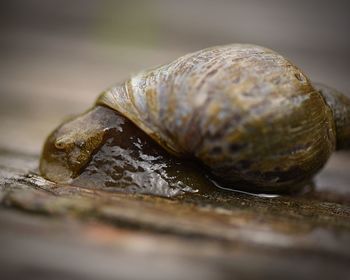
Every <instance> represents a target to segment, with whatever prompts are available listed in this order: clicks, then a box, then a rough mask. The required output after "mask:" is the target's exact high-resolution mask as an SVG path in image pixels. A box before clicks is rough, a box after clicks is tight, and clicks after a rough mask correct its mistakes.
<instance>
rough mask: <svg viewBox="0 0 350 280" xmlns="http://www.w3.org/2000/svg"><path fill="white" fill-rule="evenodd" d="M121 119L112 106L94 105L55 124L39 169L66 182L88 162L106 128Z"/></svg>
mask: <svg viewBox="0 0 350 280" xmlns="http://www.w3.org/2000/svg"><path fill="white" fill-rule="evenodd" d="M121 122H122V119H121V118H120V119H119V121H118V115H117V114H116V113H115V112H114V111H113V110H111V109H108V108H105V107H102V106H97V107H94V108H93V109H90V110H89V111H87V112H85V113H84V114H82V115H79V116H77V117H75V118H72V119H70V120H68V121H66V122H65V123H63V124H62V125H60V126H59V127H58V128H56V129H55V130H54V131H53V132H52V133H51V134H50V135H49V137H48V138H47V140H46V142H45V144H44V148H43V152H42V156H41V159H40V167H39V168H40V172H41V174H43V176H44V177H45V178H47V179H49V180H51V181H54V182H58V183H69V182H70V180H71V179H73V178H75V177H76V176H78V175H79V174H80V172H81V170H82V169H83V168H84V167H85V166H86V165H87V164H88V163H89V162H90V160H91V158H92V156H93V154H94V153H95V152H96V151H97V150H98V148H99V147H100V146H101V145H102V144H103V143H104V139H105V138H106V135H107V134H108V132H109V131H110V130H112V129H115V128H116V127H117V126H118V125H120V123H121Z"/></svg>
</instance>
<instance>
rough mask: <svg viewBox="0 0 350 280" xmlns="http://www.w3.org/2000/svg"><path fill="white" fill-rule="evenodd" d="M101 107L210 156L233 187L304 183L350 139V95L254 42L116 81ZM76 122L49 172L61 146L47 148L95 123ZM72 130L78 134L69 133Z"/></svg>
mask: <svg viewBox="0 0 350 280" xmlns="http://www.w3.org/2000/svg"><path fill="white" fill-rule="evenodd" d="M95 106H96V107H101V106H102V107H107V108H109V109H111V110H113V111H115V112H117V114H119V115H120V116H123V117H124V118H125V119H127V120H128V121H130V122H132V123H133V124H134V125H136V127H137V128H138V129H140V130H142V131H143V132H144V133H146V134H147V135H148V136H149V137H150V138H152V139H153V140H154V141H155V142H156V143H158V144H159V145H160V146H161V147H162V148H164V149H165V150H166V151H167V152H169V154H171V155H172V156H174V157H177V158H185V159H195V160H197V161H199V162H201V164H202V165H203V166H205V168H208V169H209V170H210V173H211V174H212V175H213V178H215V180H218V181H220V182H221V183H222V184H224V185H225V187H230V188H240V189H244V190H254V191H258V192H286V191H289V190H291V189H295V188H299V187H300V185H302V184H303V182H305V181H307V180H309V179H310V178H312V176H313V175H314V174H315V173H316V172H317V171H319V170H320V169H321V168H322V167H323V165H324V164H325V163H326V161H327V160H328V158H329V157H330V155H331V153H332V152H333V151H334V150H335V149H336V148H337V149H342V148H347V147H348V146H349V144H350V141H349V139H350V109H349V108H350V101H349V99H348V98H346V97H345V96H344V95H341V94H340V93H337V92H336V91H334V90H331V89H329V88H327V87H324V86H320V85H313V84H312V83H311V82H310V80H309V79H308V78H307V77H306V76H305V74H304V73H302V71H301V70H300V69H298V68H297V67H296V66H294V65H293V64H292V63H291V62H289V61H288V60H287V59H285V58H284V57H282V56H281V55H279V54H277V53H276V52H274V51H272V50H269V49H266V48H263V47H260V46H254V45H240V44H234V45H227V46H219V47H213V48H209V49H204V50H201V51H198V52H195V53H191V54H188V55H185V56H183V57H180V58H179V59H177V60H175V61H173V62H171V63H169V64H166V65H163V66H160V67H157V68H155V69H151V70H147V71H144V72H141V73H139V74H137V75H135V76H133V77H131V78H130V79H128V80H126V81H124V82H123V83H120V84H118V85H117V86H114V87H112V88H110V89H109V90H107V91H105V92H103V93H102V94H101V95H100V96H99V97H98V99H97V101H96V105H95ZM80 118H82V117H80ZM102 118H103V117H102ZM82 122H84V123H89V120H88V119H84V120H83V121H82ZM106 122H110V120H108V117H105V118H104V121H100V120H99V121H97V123H98V125H97V128H96V129H95V131H94V132H91V131H92V130H91V128H90V133H89V137H90V138H91V135H93V136H94V137H95V136H96V135H98V134H99V133H100V134H101V131H103V130H104V129H103V128H104V127H105V126H106V124H105V123H106ZM95 123H96V122H95ZM69 126H70V124H69V123H67V124H65V125H63V126H61V127H60V128H59V129H58V130H56V132H55V135H54V136H52V137H53V138H52V137H51V140H50V141H48V142H47V144H46V145H45V147H46V148H44V153H43V156H42V160H41V170H42V174H43V175H44V176H45V175H46V174H48V171H47V170H49V169H50V167H48V164H47V162H48V161H47V160H45V158H46V157H47V155H48V154H51V157H50V162H53V161H54V159H53V158H54V157H52V154H54V153H55V152H54V149H53V148H50V149H49V148H47V147H51V146H52V145H54V146H55V147H56V148H57V141H58V140H60V141H58V142H59V143H60V144H62V143H63V145H62V147H59V150H60V151H61V152H62V150H66V149H65V147H66V146H67V145H65V144H64V143H65V142H66V143H68V142H69V143H72V142H75V140H76V138H77V137H76V135H79V137H80V138H84V137H85V139H86V137H87V136H82V135H84V132H82V131H86V129H82V128H81V126H80V125H77V122H76V121H74V126H71V127H69ZM85 126H86V127H88V125H85ZM67 127H68V128H67ZM79 127H80V128H79ZM92 127H93V126H92ZM67 131H69V132H67ZM77 131H79V133H78V132H77ZM67 133H68V134H69V135H70V137H68V138H69V139H70V140H69V141H68V140H64V139H68V138H67V137H66V138H65V135H67ZM79 137H78V138H79ZM90 138H89V139H90ZM97 138H98V139H99V140H94V141H95V142H94V141H92V142H91V140H89V141H87V142H89V143H93V144H90V146H91V147H90V148H89V149H88V151H89V152H88V153H87V152H86V150H87V149H83V150H81V151H80V152H79V149H78V150H76V151H75V153H77V154H79V153H83V152H85V153H86V156H85V158H86V160H85V161H84V164H81V165H80V167H79V168H77V170H78V169H79V170H80V169H81V168H82V166H85V165H86V164H87V163H88V162H89V160H90V159H91V157H92V156H93V154H94V152H95V151H96V149H98V147H100V146H101V143H102V142H103V141H102V138H103V137H102V138H101V136H100V137H97ZM57 139H58V140H57ZM62 139H63V140H62ZM72 139H73V140H72ZM85 142H86V141H85ZM59 146H60V145H59ZM73 146H74V145H73ZM47 151H49V152H47ZM62 160H63V157H62V158H60V160H58V161H62ZM61 165H62V164H61ZM78 165H79V164H78ZM56 166H57V164H56ZM55 172H56V171H55ZM52 173H54V172H51V174H52ZM72 176H73V175H72V174H71V173H70V175H69V176H68V177H72ZM74 176H76V175H74ZM74 176H73V177H74ZM46 177H48V178H49V177H50V176H46ZM49 179H50V178H49Z"/></svg>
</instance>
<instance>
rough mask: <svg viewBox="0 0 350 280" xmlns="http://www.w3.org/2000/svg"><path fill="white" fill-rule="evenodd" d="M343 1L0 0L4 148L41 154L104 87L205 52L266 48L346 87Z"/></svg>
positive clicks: (348, 55) (348, 39) (347, 21)
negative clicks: (53, 134) (231, 46)
mask: <svg viewBox="0 0 350 280" xmlns="http://www.w3.org/2000/svg"><path fill="white" fill-rule="evenodd" d="M348 2H349V1H345V0H344V1H337V0H333V1H320V0H319V1H301V0H293V1H286V0H265V1H259V0H250V1H247V0H244V1H243V0H236V1H228V0H226V1H225V0H222V1H218V0H216V1H209V0H202V1H195V0H177V1H171V0H152V1H135V0H133V1H130V0H121V1H111V0H75V1H72V0H70V1H63V0H60V1H58V0H56V1H55V0H45V1H40V0H26V1H19V0H8V1H4V0H2V1H0V97H1V99H0V100H1V101H0V132H1V136H0V147H2V148H8V149H14V150H20V151H26V152H31V153H34V154H38V153H39V152H40V149H41V145H42V143H43V140H44V138H45V137H46V135H47V134H48V133H49V132H50V131H51V130H52V129H53V128H54V127H55V126H56V125H57V124H58V123H60V122H61V121H62V119H63V118H64V117H65V116H66V115H69V114H75V113H78V112H81V111H83V110H86V109H87V108H88V107H89V106H91V105H92V104H93V102H94V99H95V98H96V96H97V94H98V93H99V92H101V91H102V90H104V89H105V88H106V87H108V86H110V85H112V84H114V83H116V82H118V81H120V80H122V79H124V78H126V77H127V76H129V75H130V74H132V73H135V72H137V71H139V70H142V69H144V68H148V67H153V66H155V65H158V64H162V63H166V62H168V61H171V60H173V59H175V58H177V57H178V56H180V55H183V54H186V53H188V52H191V51H195V50H198V49H201V48H205V47H209V46H213V45H220V44H228V43H237V42H238V43H253V44H259V45H263V46H267V47H269V48H272V49H274V50H276V51H278V52H280V53H281V54H283V55H284V56H286V57H287V58H289V59H290V60H291V61H293V62H294V63H295V64H296V65H298V66H299V67H300V68H302V69H303V70H304V72H305V73H307V74H308V76H309V77H310V78H311V79H312V80H314V81H320V82H323V83H326V84H328V85H331V86H334V87H336V88H338V89H340V90H342V91H344V92H347V93H349V91H350V76H349V63H350V52H349V50H350V36H349V28H350V16H349V4H348Z"/></svg>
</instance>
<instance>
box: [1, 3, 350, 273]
mask: <svg viewBox="0 0 350 280" xmlns="http://www.w3.org/2000/svg"><path fill="white" fill-rule="evenodd" d="M13 2H16V1H13ZM32 2H33V1H26V3H32ZM78 2H79V1H78ZM98 2H99V1H89V3H90V4H89V5H87V4H86V5H85V4H83V5H82V3H80V5H77V6H76V8H77V11H79V12H75V13H76V14H79V16H81V17H82V18H80V19H76V18H75V17H70V16H69V15H70V14H69V13H64V11H70V12H71V7H70V6H69V7H68V6H67V7H68V8H67V9H66V10H64V9H63V10H56V8H54V5H52V3H51V2H50V1H47V2H45V3H48V4H45V9H46V10H45V9H44V10H43V11H40V9H37V8H38V7H37V6H35V5H30V4H27V6H25V5H24V6H19V7H22V8H21V9H20V8H17V9H19V11H18V10H16V13H15V12H14V11H13V12H12V16H13V17H14V19H12V21H11V20H9V19H8V20H7V22H6V21H5V23H6V24H3V25H1V26H0V28H2V30H0V31H1V35H2V36H0V37H1V38H0V42H1V45H0V47H1V53H0V58H1V64H0V73H1V75H0V96H1V102H0V119H1V121H0V279H23V278H25V279H38V278H43V279H63V278H64V279H232V278H241V279H251V278H259V279H260V278H269V279H270V278H276V279H281V278H283V279H295V278H298V279H312V278H318V279H346V278H348V277H349V275H350V154H349V153H337V154H335V155H334V156H333V157H332V158H331V160H330V161H329V163H328V165H327V166H326V167H325V169H324V170H323V171H322V172H321V173H320V174H319V175H318V176H317V177H316V179H315V188H314V190H312V189H309V190H308V191H306V192H305V193H303V194H300V195H298V196H284V197H257V196H251V195H247V194H244V193H235V192H225V191H216V192H214V193H213V194H211V195H200V194H197V195H191V196H184V197H178V198H175V199H165V198H158V197H151V196H141V195H125V194H117V193H105V192H101V191H91V190H86V189H82V188H74V187H72V186H60V185H54V184H52V183H50V182H48V181H45V180H44V179H42V178H41V177H40V176H38V175H37V170H36V168H37V165H38V157H39V153H40V149H41V145H42V143H43V141H44V138H45V136H46V135H47V134H48V133H49V132H50V130H52V129H53V128H54V127H55V126H56V125H57V124H58V123H59V122H61V120H62V119H63V118H64V116H65V115H69V114H74V113H78V112H81V111H83V110H85V109H86V108H87V107H88V106H90V105H91V104H92V103H93V101H94V98H95V97H96V95H97V93H98V92H100V91H101V90H103V89H104V88H105V87H107V86H109V85H111V84H112V83H114V82H116V81H118V80H121V79H123V78H124V77H126V76H127V75H129V74H130V73H132V72H135V71H137V70H140V69H143V68H146V67H151V66H154V65H157V64H159V63H165V62H167V61H169V60H171V59H173V58H175V57H177V56H178V55H181V54H183V53H185V52H188V51H191V50H194V49H198V48H201V47H204V46H207V45H215V44H219V43H226V42H228V41H230V42H231V41H232V42H233V41H236V42H238V41H239V42H247V41H249V42H254V43H259V44H263V45H268V46H270V47H272V48H275V49H278V50H280V51H281V52H282V53H283V54H285V55H287V56H288V57H290V58H291V59H292V60H293V61H294V62H295V63H296V64H297V65H300V66H302V68H303V69H305V70H306V72H307V73H308V74H309V75H310V76H311V78H312V79H314V80H318V81H324V82H326V83H329V84H331V85H334V86H337V85H339V87H340V89H346V88H348V86H349V80H348V73H347V72H346V70H347V69H348V60H347V59H344V55H345V54H348V51H347V50H348V48H347V46H349V44H348V43H349V42H348V41H346V38H348V37H346V36H339V38H338V37H337V38H335V37H334V38H333V37H332V38H333V39H332V38H331V39H332V40H326V41H325V43H323V44H321V42H320V41H317V40H324V36H318V35H317V34H319V33H317V32H316V33H315V34H314V33H312V32H315V30H316V29H317V28H316V27H317V26H318V25H319V24H321V26H323V28H325V29H324V30H325V32H326V33H322V34H328V36H330V35H329V34H333V33H334V32H333V33H332V29H327V28H330V26H331V27H332V26H333V25H332V24H334V26H333V27H334V28H335V26H337V29H336V30H337V32H340V31H339V30H343V31H344V30H346V31H347V29H346V26H348V25H347V24H342V21H332V22H330V18H326V16H325V15H326V14H327V12H328V10H329V9H333V8H334V7H333V8H331V7H328V6H327V7H323V8H322V5H318V8H319V9H320V13H321V15H310V13H309V10H308V9H303V13H304V14H303V13H302V12H300V11H299V10H298V9H292V7H296V6H299V7H304V4H305V3H304V2H302V3H300V4H299V5H298V4H295V1H293V2H292V1H291V4H290V5H289V4H288V5H287V8H288V9H287V8H286V9H281V7H280V8H278V7H275V8H276V9H277V10H278V9H280V10H279V11H278V13H277V15H280V16H282V17H283V22H288V21H290V22H292V19H293V17H296V18H297V19H298V20H296V21H295V22H296V23H298V24H301V23H303V19H304V17H303V15H304V16H305V15H307V16H305V19H306V18H307V19H308V20H307V22H312V23H313V24H312V25H310V26H311V27H310V26H309V25H303V26H304V27H305V26H309V27H308V28H311V29H310V30H306V31H305V29H303V32H304V33H302V34H301V35H300V37H298V36H291V37H290V34H293V33H291V32H292V31H293V30H294V31H295V29H293V28H294V27H293V28H292V27H291V29H288V28H287V27H285V28H282V29H279V30H276V28H275V27H276V26H277V25H276V24H275V23H274V22H273V20H274V19H273V17H272V16H271V15H272V14H275V13H273V12H272V10H271V9H265V8H266V7H265V6H266V2H265V1H264V4H259V3H260V2H261V1H252V2H251V3H255V4H254V5H263V6H259V7H260V10H259V9H255V10H254V11H255V12H254V13H256V16H257V17H256V19H257V22H256V24H255V25H252V26H251V28H248V27H247V25H246V24H244V28H240V29H234V28H231V27H227V26H229V24H232V26H237V24H238V25H239V24H243V22H244V18H242V15H243V14H244V13H242V15H241V16H240V11H239V8H241V9H243V10H245V11H247V10H249V11H252V9H251V6H250V5H253V4H237V3H235V5H233V4H232V5H231V4H221V5H218V6H217V7H216V11H217V12H216V16H215V17H214V18H213V20H214V19H215V18H216V19H217V21H215V22H216V23H217V24H216V25H211V24H210V22H214V21H207V20H202V21H199V23H198V24H200V22H202V24H204V28H203V29H200V28H199V25H198V24H195V23H193V24H192V22H191V20H192V18H193V15H194V14H196V13H195V11H197V8H196V7H197V6H196V5H195V4H194V3H189V4H188V6H187V7H188V9H186V8H183V9H182V10H181V14H183V16H184V18H183V20H178V18H177V17H176V16H175V14H176V13H174V11H176V9H179V7H180V6H176V5H175V4H171V3H175V2H174V1H152V3H153V5H160V6H157V7H158V10H156V11H158V13H159V14H156V15H153V14H152V13H154V11H155V10H154V9H153V8H152V9H149V10H147V9H145V10H144V13H149V14H146V18H142V17H138V18H140V20H141V21H140V22H138V23H136V26H137V27H138V28H140V30H138V32H139V35H140V36H141V35H142V34H144V33H145V34H148V35H147V36H149V33H147V30H151V29H152V28H150V27H149V26H148V25H147V24H146V23H147V16H148V17H150V18H152V17H153V16H154V18H156V19H157V20H159V21H160V22H161V23H162V26H163V27H164V28H167V29H170V30H173V31H174V30H175V31H176V32H173V33H171V32H170V33H169V35H167V33H168V32H165V31H164V34H165V35H164V34H163V36H165V40H163V41H162V43H163V42H166V43H164V45H162V44H158V45H157V44H156V45H154V42H153V41H151V42H149V41H147V40H148V39H149V37H147V36H146V37H147V40H143V39H145V37H142V38H143V39H139V40H136V41H128V40H127V39H128V38H129V39H130V38H138V37H137V36H138V35H137V34H136V35H135V34H134V35H132V34H131V35H130V34H128V36H129V37H128V38H124V39H125V40H124V41H125V42H124V41H123V42H119V41H117V42H116V41H113V40H112V39H111V37H113V39H114V40H116V39H115V38H114V36H117V37H118V36H121V35H124V33H125V32H129V31H130V30H131V27H130V25H128V24H126V23H124V21H122V22H117V24H115V26H114V27H113V28H115V30H116V32H117V35H113V36H112V35H110V36H111V37H110V38H109V39H110V40H111V41H112V42H113V43H111V42H110V41H109V42H106V41H103V40H102V41H99V40H97V39H96V38H97V37H98V36H100V35H101V34H97V35H96V34H94V36H95V37H93V36H92V38H91V37H90V35H91V34H90V33H88V32H87V31H86V30H85V29H84V27H86V24H87V23H91V22H94V23H95V24H96V25H97V24H103V25H106V24H107V23H108V22H109V21H111V22H112V23H111V25H113V23H114V21H113V20H114V18H115V17H114V14H112V13H111V15H109V17H108V16H106V18H103V20H102V23H101V22H97V19H96V18H94V17H93V16H92V18H93V19H91V18H89V13H91V14H90V16H91V15H94V13H96V12H94V11H96V9H97V8H96V7H97V6H98V5H97V4H96V3H98ZM107 2H108V1H107ZM131 2H133V1H131ZM189 2H191V1H189ZM204 2H207V1H203V3H204ZM321 2H322V1H321ZM84 3H86V1H84ZM91 3H94V5H96V7H95V6H94V5H93V4H91ZM159 3H163V4H159ZM242 3H243V2H242ZM244 3H245V2H244ZM261 3H262V2H261ZM268 3H270V4H271V5H272V4H273V1H268ZM317 3H319V1H318V2H317ZM124 5H126V6H128V5H127V4H124ZM202 5H203V7H202V9H201V13H203V14H207V15H208V14H210V13H211V11H212V6H211V5H204V4H202ZM226 5H227V6H226ZM247 5H248V6H247ZM271 5H270V6H271ZM272 6H273V5H272ZM272 6H271V7H272ZM82 7H83V8H82ZM123 7H124V6H123ZM104 8H105V9H107V8H106V7H104ZM124 8H125V7H124ZM82 10H83V12H82ZM111 10H113V9H111ZM232 10H235V15H236V16H232V17H227V16H226V17H223V16H222V14H224V15H228V14H230V12H229V11H232ZM340 10H342V11H344V13H345V15H346V17H347V14H346V11H347V10H346V9H340ZM2 11H4V9H2ZM123 11H124V12H119V13H118V15H120V16H121V15H122V14H125V15H126V16H125V17H126V19H128V17H130V16H134V17H135V10H133V9H130V7H129V8H125V10H123ZM182 11H184V13H182ZM56 13H57V14H56ZM60 13H61V14H60ZM72 13H73V14H74V12H72ZM86 13H87V14H88V15H86ZM8 14H9V13H7V14H6V16H7V15H8ZM44 14H45V15H46V17H45V19H44V20H43V19H42V18H43V15H44ZM63 14H64V16H62V15H63ZM178 14H180V12H179V11H178ZM15 15H16V16H15ZM53 15H56V16H57V17H56V18H55V17H54V16H53ZM95 15H96V14H95ZM322 15H323V16H322ZM341 15H342V14H341ZM6 16H4V17H1V18H2V19H3V18H5V19H6ZM259 16H260V17H259ZM7 17H8V16H7ZM66 17H67V18H66ZM195 17H196V16H195ZM37 18H38V22H36V21H35V20H33V19H37ZM221 18H223V19H222V21H219V19H221ZM231 18H232V19H231ZM340 18H342V17H340ZM343 18H344V17H343ZM347 18H348V17H347ZM39 19H40V20H41V21H40V20H39ZM72 19H74V20H73V21H72V22H71V21H69V20H72ZM119 19H120V18H119ZM259 19H260V22H259ZM265 19H269V20H270V21H266V22H265ZM100 20H101V18H100ZM124 20H125V19H124ZM234 20H235V22H232V21H234ZM55 21H57V22H59V23H60V24H61V25H59V26H58V25H57V24H58V23H57V22H55ZM79 22H80V25H79ZM81 22H83V24H81ZM84 22H85V23H84ZM125 22H128V20H125ZM293 22H294V21H293ZM21 23H22V25H21ZM31 23H33V24H31ZM46 23H48V24H46ZM259 23H261V24H259ZM40 24H41V25H40ZM55 24H56V25H55ZM123 24H124V25H123ZM269 24H270V25H269ZM304 24H305V22H304ZM322 24H323V25H322ZM4 26H5V27H6V28H5V29H4ZM55 26H56V27H57V29H55V28H54V27H55ZM184 26H186V28H184ZM225 26H226V28H224V27H225ZM289 26H291V25H289ZM256 27H259V28H257V29H256ZM338 27H339V28H338ZM79 28H81V29H79ZM118 28H119V29H118ZM123 28H124V29H123ZM286 28H287V29H288V30H289V31H290V32H287V31H286V30H287V29H286ZM320 28H321V27H320ZM342 28H343V29H342ZM84 30H85V31H84ZM203 30H204V31H205V32H204V31H203ZM218 30H219V31H220V32H218ZM264 30H265V31H266V30H274V32H277V34H278V36H277V35H276V33H274V32H272V33H268V32H262V31H264ZM298 30H299V31H300V29H298ZM320 30H321V29H319V30H318V32H321V31H320ZM105 31H106V30H105ZM107 31H108V30H107ZM247 31H248V32H247ZM198 32H199V35H198ZM230 32H233V33H230ZM278 32H279V33H278ZM102 33H103V32H102ZM174 34H175V36H174ZM176 34H177V35H176ZM273 34H275V35H276V36H273ZM286 34H287V35H288V36H287V35H286ZM312 34H314V35H312ZM102 35H104V34H102ZM196 35H198V36H196ZM285 35H286V36H285ZM311 35H312V36H311ZM125 36H126V35H125ZM281 36H282V38H283V39H281ZM308 36H311V37H308ZM296 37H298V38H299V39H298V40H295V38H296ZM306 37H307V38H312V40H311V39H310V40H306V39H305V38H306ZM99 38H100V37H99ZM104 38H105V37H104ZM118 38H120V37H118ZM254 38H255V40H252V39H254ZM259 38H260V39H259ZM167 40H168V41H167ZM264 40H265V41H264ZM344 40H345V41H344ZM107 41H108V40H107ZM181 42H184V43H181ZM315 42H316V43H315ZM189 45H191V47H190V48H191V49H189V47H188V46H189ZM299 46H300V49H298V47H299ZM316 49H317V50H318V52H316V51H315V50H316ZM301 50H302V51H301Z"/></svg>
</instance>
